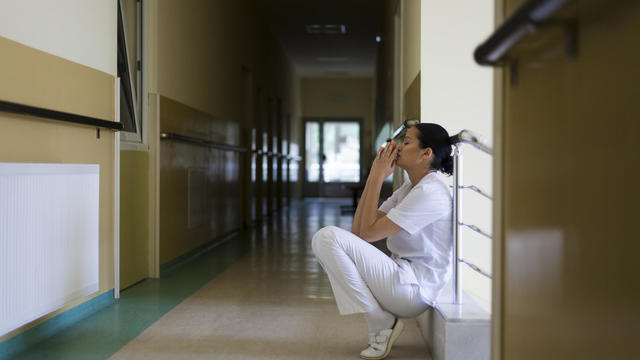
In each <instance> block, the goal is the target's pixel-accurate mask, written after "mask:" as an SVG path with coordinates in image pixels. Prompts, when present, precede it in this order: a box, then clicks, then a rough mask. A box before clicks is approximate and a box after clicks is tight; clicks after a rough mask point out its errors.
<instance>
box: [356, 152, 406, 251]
mask: <svg viewBox="0 0 640 360" xmlns="http://www.w3.org/2000/svg"><path fill="white" fill-rule="evenodd" d="M396 152H397V146H396V145H395V143H391V144H389V145H387V147H385V148H380V149H379V150H378V154H377V156H376V159H375V161H374V162H373V166H372V168H371V173H370V174H369V178H368V179H367V184H366V186H365V190H366V197H363V198H361V200H360V203H359V204H358V209H357V210H359V211H360V213H359V214H357V215H358V216H359V220H358V224H355V221H354V225H358V228H359V230H358V234H356V235H358V236H359V237H361V238H362V239H364V240H366V241H368V242H373V241H376V240H380V239H382V238H385V237H387V236H389V235H391V234H395V233H396V232H398V231H400V230H402V229H401V228H400V227H399V226H398V225H396V224H395V223H393V222H392V221H391V220H389V219H388V218H387V217H386V216H385V215H386V214H384V213H382V212H381V211H378V201H379V200H380V189H381V188H382V182H383V181H384V179H385V178H386V177H387V176H389V175H391V173H393V169H395V166H396V162H395V156H396ZM363 194H364V191H363ZM381 214H382V216H380V215H381ZM354 218H355V216H354Z"/></svg>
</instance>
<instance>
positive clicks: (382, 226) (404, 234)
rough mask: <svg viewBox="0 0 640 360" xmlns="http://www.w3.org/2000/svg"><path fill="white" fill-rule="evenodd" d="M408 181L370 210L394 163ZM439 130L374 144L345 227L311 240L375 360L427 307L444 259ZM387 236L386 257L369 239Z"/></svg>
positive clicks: (444, 143) (448, 167) (427, 127)
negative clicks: (362, 325)
mask: <svg viewBox="0 0 640 360" xmlns="http://www.w3.org/2000/svg"><path fill="white" fill-rule="evenodd" d="M396 166H398V167H400V168H402V169H404V170H405V171H406V172H407V174H408V177H409V179H408V180H407V181H405V182H404V184H403V185H402V186H401V187H400V188H398V189H397V190H396V191H395V192H394V193H393V194H392V195H391V197H389V198H388V199H387V200H386V201H385V202H384V203H383V204H382V206H380V208H378V201H379V198H380V189H381V187H382V182H383V180H384V179H385V178H387V177H388V176H389V175H391V173H393V170H394V169H395V167H396ZM452 171H453V159H452V157H451V143H450V140H449V134H448V133H447V131H446V130H445V129H444V128H442V127H441V126H440V125H437V124H417V125H415V126H413V127H411V128H409V130H408V131H407V134H406V136H405V138H404V139H403V141H402V143H401V144H399V145H396V143H395V142H391V143H390V144H388V145H387V146H386V147H384V148H382V147H381V148H380V149H379V150H378V153H377V155H376V158H375V160H374V162H373V166H372V168H371V172H370V174H369V177H368V179H367V183H366V186H365V188H364V190H363V193H362V196H361V198H360V202H359V204H358V208H357V210H356V213H355V215H354V219H353V225H352V227H351V232H349V231H347V230H344V229H341V228H338V227H335V226H328V227H325V228H322V229H321V230H320V231H318V232H317V233H316V234H315V235H314V236H313V240H312V247H313V251H314V253H315V255H316V257H317V259H318V261H319V263H320V264H321V265H322V267H323V268H324V270H325V271H326V272H327V274H328V277H329V281H330V282H331V288H332V289H333V293H334V297H335V299H336V303H337V305H338V310H339V312H340V314H342V315H348V314H355V313H363V314H364V317H365V320H366V322H367V327H368V330H369V347H368V348H366V349H365V350H363V351H362V352H361V353H360V357H361V358H363V359H383V358H385V357H386V356H387V355H388V354H389V352H390V351H391V346H392V345H393V343H394V341H395V340H396V339H397V338H398V336H399V335H400V333H401V332H402V329H403V323H402V321H401V320H400V319H399V318H402V317H404V318H411V317H415V316H417V315H419V314H420V313H422V312H423V311H425V310H426V309H427V308H428V307H429V306H433V304H434V302H435V301H436V299H437V297H438V294H439V293H440V291H441V290H442V288H443V286H444V285H445V283H446V282H447V280H448V277H449V268H450V265H451V236H452V223H451V221H452V220H451V213H452V202H451V191H450V190H449V186H448V185H447V184H446V183H445V181H444V180H443V178H442V177H441V175H440V173H439V172H441V173H445V174H449V175H451V173H452ZM384 238H387V247H388V249H389V250H390V252H391V256H387V255H386V254H384V253H383V252H381V251H380V250H378V249H377V248H376V247H374V246H373V245H371V244H370V243H371V242H374V241H378V240H380V239H384Z"/></svg>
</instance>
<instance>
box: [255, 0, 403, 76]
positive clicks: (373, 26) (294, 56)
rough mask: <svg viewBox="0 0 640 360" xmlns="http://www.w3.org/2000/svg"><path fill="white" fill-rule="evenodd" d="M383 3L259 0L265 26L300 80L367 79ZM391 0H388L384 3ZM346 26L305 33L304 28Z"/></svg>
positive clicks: (377, 0)
mask: <svg viewBox="0 0 640 360" xmlns="http://www.w3.org/2000/svg"><path fill="white" fill-rule="evenodd" d="M384 1H385V0H262V1H261V5H262V7H263V13H264V16H265V21H266V23H268V24H269V26H270V27H271V29H272V31H273V33H274V35H275V36H276V38H278V40H279V41H280V43H281V44H282V46H283V48H284V51H285V52H286V53H287V55H288V56H289V57H290V58H291V60H292V61H293V63H294V65H295V67H296V70H297V72H298V73H299V74H300V75H301V76H350V77H359V76H372V75H373V72H374V68H375V61H376V60H375V59H376V49H377V46H378V44H377V43H376V41H375V38H376V35H379V34H380V32H381V29H382V21H383V10H384ZM386 1H391V0H386ZM312 24H320V25H325V24H336V25H345V26H346V30H347V33H346V34H344V35H343V34H335V35H322V34H308V33H307V31H306V25H312Z"/></svg>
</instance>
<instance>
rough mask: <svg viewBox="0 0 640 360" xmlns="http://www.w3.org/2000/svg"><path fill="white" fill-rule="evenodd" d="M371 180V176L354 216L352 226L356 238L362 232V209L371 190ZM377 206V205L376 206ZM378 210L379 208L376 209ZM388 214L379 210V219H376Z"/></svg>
mask: <svg viewBox="0 0 640 360" xmlns="http://www.w3.org/2000/svg"><path fill="white" fill-rule="evenodd" d="M370 178H371V176H369V178H367V182H366V184H365V186H364V190H362V195H360V201H358V207H357V208H356V213H355V214H354V215H353V224H352V225H351V232H352V233H353V234H354V235H356V236H360V233H361V232H362V226H361V224H362V208H363V207H364V206H363V204H364V203H365V201H366V199H367V197H368V196H369V195H368V194H369V189H370V188H371V187H370V186H369V179H370ZM376 205H377V204H376ZM376 209H377V207H376ZM385 215H386V213H384V212H382V211H379V210H377V217H376V219H380V218H381V217H383V216H385Z"/></svg>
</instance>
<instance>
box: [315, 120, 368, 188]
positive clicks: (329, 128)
mask: <svg viewBox="0 0 640 360" xmlns="http://www.w3.org/2000/svg"><path fill="white" fill-rule="evenodd" d="M323 135H324V154H325V156H326V157H327V159H326V161H325V163H324V181H325V182H360V124H359V123H357V122H329V121H328V122H325V123H324V134H323Z"/></svg>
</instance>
